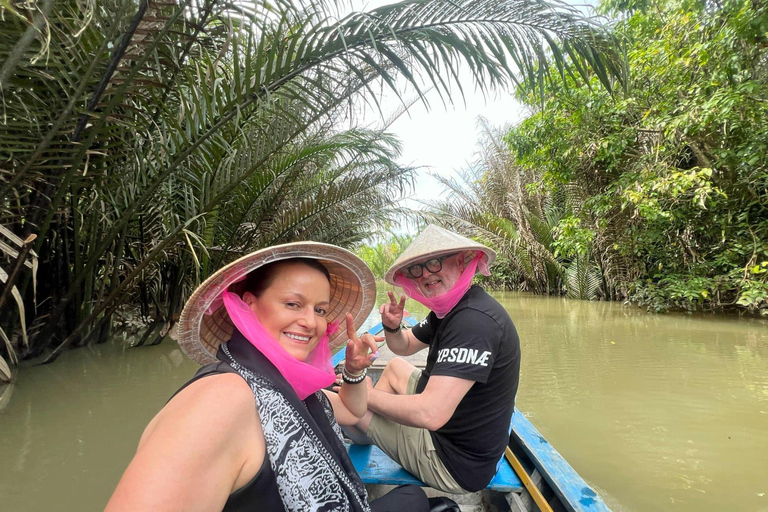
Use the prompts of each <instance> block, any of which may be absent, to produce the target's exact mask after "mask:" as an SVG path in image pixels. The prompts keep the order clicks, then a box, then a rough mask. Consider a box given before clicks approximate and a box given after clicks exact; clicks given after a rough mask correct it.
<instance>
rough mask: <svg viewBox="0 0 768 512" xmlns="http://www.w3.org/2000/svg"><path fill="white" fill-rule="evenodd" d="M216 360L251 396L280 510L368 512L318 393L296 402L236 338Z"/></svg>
mask: <svg viewBox="0 0 768 512" xmlns="http://www.w3.org/2000/svg"><path fill="white" fill-rule="evenodd" d="M217 357H218V358H219V359H221V360H222V361H224V362H225V363H228V364H229V366H231V367H232V369H234V370H235V371H236V372H237V373H238V374H240V376H242V377H243V379H245V381H246V382H247V383H248V385H249V386H250V388H251V390H252V391H253V395H254V397H255V401H256V407H257V409H258V412H259V416H260V417H261V425H262V429H263V431H264V439H265V440H266V446H267V455H268V458H269V462H270V465H271V466H272V470H273V471H274V473H275V475H276V478H277V485H278V488H279V491H280V497H281V498H282V500H283V504H284V506H285V509H286V510H287V511H289V512H306V511H328V512H330V511H339V512H341V511H344V512H370V510H371V509H370V506H369V505H368V496H367V494H366V491H365V486H364V485H363V483H362V481H361V480H360V477H359V475H358V474H357V472H356V471H355V469H354V466H353V465H352V462H351V461H350V460H349V456H348V454H347V451H346V449H345V448H344V444H343V440H342V439H343V438H342V434H341V429H340V428H339V425H338V423H337V422H336V419H335V418H334V416H333V409H332V407H331V403H330V401H329V400H328V398H327V397H326V396H325V395H324V394H323V392H322V391H317V392H316V393H315V394H314V395H310V396H308V397H307V398H306V399H305V400H303V401H301V400H299V398H298V396H296V394H295V392H294V391H293V388H291V387H290V385H289V384H288V382H287V381H286V380H285V379H284V378H283V377H282V375H280V373H279V372H278V371H277V369H276V368H275V367H274V366H273V365H272V364H271V363H270V362H269V360H268V359H266V357H264V356H263V355H262V354H261V353H260V352H258V351H257V350H255V349H254V348H253V346H252V345H251V344H250V342H248V340H246V339H245V338H244V337H243V336H242V335H241V334H240V333H238V332H236V333H235V335H234V336H233V338H232V339H231V340H230V341H229V342H228V343H225V344H223V345H222V346H221V347H220V348H219V353H218V355H217Z"/></svg>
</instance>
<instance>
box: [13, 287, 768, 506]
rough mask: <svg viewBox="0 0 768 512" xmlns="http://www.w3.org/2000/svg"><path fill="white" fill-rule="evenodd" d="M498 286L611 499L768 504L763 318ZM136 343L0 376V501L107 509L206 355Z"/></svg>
mask: <svg viewBox="0 0 768 512" xmlns="http://www.w3.org/2000/svg"><path fill="white" fill-rule="evenodd" d="M494 295H495V296H496V298H497V299H498V300H499V301H500V302H501V303H502V304H503V305H504V306H505V307H506V308H507V310H508V311H509V312H510V315H511V316H512V319H513V320H514V321H515V324H516V325H517V328H518V331H519V334H520V339H521V343H522V351H523V363H522V375H521V385H520V391H519V394H518V399H517V406H518V408H519V409H520V410H521V411H523V412H524V413H525V414H526V416H528V418H529V419H530V420H531V421H532V422H533V424H534V425H535V426H536V427H537V428H538V429H539V430H540V431H541V433H542V434H543V435H544V436H545V437H546V438H547V439H548V440H549V441H550V442H551V443H552V444H553V445H554V446H555V448H557V449H558V450H559V451H560V453H562V454H563V456H564V457H565V458H566V459H567V460H568V461H569V462H570V463H571V465H573V466H574V468H575V469H576V470H577V471H578V472H579V473H580V474H581V475H582V476H583V477H584V478H585V479H586V480H587V481H588V482H589V483H590V484H592V485H593V486H594V487H595V488H596V489H597V490H598V491H599V492H600V493H601V494H602V495H603V496H604V498H605V500H606V502H607V503H608V505H609V506H610V507H611V508H612V509H613V510H615V511H627V512H640V511H661V510H664V511H674V512H694V511H695V512H709V511H712V512H714V511H722V510H728V511H733V512H737V511H744V512H756V511H768V326H767V325H766V323H765V322H764V321H760V320H756V319H745V318H736V317H728V318H724V317H718V316H712V315H663V316H662V315H650V314H647V313H645V312H643V311H642V310H639V309H637V308H634V307H631V306H623V305H621V304H615V303H598V302H585V301H573V300H567V299H560V298H549V297H537V296H532V295H527V294H520V293H495V294H494ZM407 307H409V309H411V310H412V311H413V312H414V314H416V315H423V314H424V311H423V309H421V308H420V307H419V305H415V306H414V304H413V301H409V302H408V305H407ZM376 321H377V319H376V318H371V319H370V321H369V324H370V325H372V324H373V323H375V322H376ZM129 344H130V339H123V337H122V336H117V338H116V339H114V340H112V341H110V342H108V343H105V344H103V345H98V346H94V347H88V348H83V349H78V350H74V351H69V352H67V353H65V354H63V355H62V356H61V357H60V358H59V359H58V360H57V361H56V362H55V363H53V364H51V365H48V366H31V365H25V366H23V367H22V368H21V369H20V371H19V373H18V376H17V382H16V384H15V385H13V386H5V387H0V464H2V465H0V510H3V511H13V512H16V511H19V512H21V511H43V510H56V511H61V512H70V511H71V512H74V511H83V510H101V509H103V507H104V505H105V504H106V502H107V500H108V498H109V496H110V494H111V492H112V490H113V489H114V487H115V485H116V484H117V481H118V480H119V478H120V475H121V474H122V471H123V470H124V469H125V467H126V465H127V464H128V462H129V461H130V458H131V456H132V454H133V452H134V450H135V448H136V444H137V442H138V440H139V436H140V435H141V432H142V430H143V428H144V427H145V426H146V424H147V423H148V422H149V420H150V419H151V418H152V417H153V416H154V414H155V413H156V412H157V411H158V410H159V409H160V408H161V407H162V406H163V404H164V403H165V401H166V400H167V399H168V397H169V396H170V395H171V394H172V393H173V392H174V391H175V390H176V389H177V388H178V387H179V386H181V385H182V384H183V383H184V382H185V381H186V380H187V379H188V378H189V377H190V376H191V375H192V374H193V373H194V372H195V370H196V368H197V366H196V365H195V364H194V363H192V362H191V361H190V360H189V359H187V358H186V356H184V355H183V354H182V352H181V351H180V350H179V348H178V346H176V344H175V343H174V342H173V341H172V340H166V341H164V342H163V343H162V344H160V345H158V346H155V347H142V348H137V349H132V348H129Z"/></svg>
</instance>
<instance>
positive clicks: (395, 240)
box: [355, 232, 413, 279]
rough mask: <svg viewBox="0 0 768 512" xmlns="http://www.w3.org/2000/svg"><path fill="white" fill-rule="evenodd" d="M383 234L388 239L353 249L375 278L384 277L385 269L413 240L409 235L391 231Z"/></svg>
mask: <svg viewBox="0 0 768 512" xmlns="http://www.w3.org/2000/svg"><path fill="white" fill-rule="evenodd" d="M383 236H386V237H387V238H389V239H390V241H389V242H379V243H377V244H375V245H361V246H360V247H358V248H357V249H356V250H355V254H357V255H358V256H359V257H360V259H362V260H363V261H364V262H365V263H366V264H367V265H368V266H369V267H370V268H371V271H372V272H373V275H374V276H375V277H376V279H384V276H385V275H386V273H387V270H389V269H390V267H391V266H392V264H393V263H394V262H395V260H396V259H397V257H398V256H400V254H401V253H402V252H403V251H404V250H405V248H406V247H408V246H409V245H410V243H411V240H413V237H412V236H410V235H399V234H397V233H392V232H389V233H387V234H385V235H383Z"/></svg>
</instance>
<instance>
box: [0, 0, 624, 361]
mask: <svg viewBox="0 0 768 512" xmlns="http://www.w3.org/2000/svg"><path fill="white" fill-rule="evenodd" d="M336 8H337V5H336V3H335V2H326V1H321V2H300V1H296V2H292V1H290V0H278V1H277V2H262V1H251V2H247V1H242V2H234V3H230V2H219V1H217V0H200V1H194V2H193V1H191V0H179V1H153V2H149V1H148V0H138V1H135V0H104V1H97V2H89V3H86V4H83V3H81V2H75V1H71V0H70V1H64V2H56V3H54V2H53V1H52V0H45V1H43V2H42V3H38V2H34V1H33V2H25V3H21V2H18V3H17V2H11V3H8V2H6V3H3V4H2V5H1V6H0V16H3V17H4V18H5V21H4V27H3V31H2V33H0V63H2V64H0V88H1V89H0V94H2V103H1V104H0V108H1V109H2V111H1V112H0V114H1V115H0V121H1V122H2V125H3V129H2V131H0V161H1V162H3V164H2V166H3V168H2V169H0V176H2V181H1V182H0V219H2V223H3V224H4V225H5V226H7V227H8V228H9V229H10V230H11V231H13V232H14V233H16V234H19V233H23V234H24V235H26V234H29V233H35V234H38V235H39V236H38V239H37V243H36V245H35V251H36V253H37V254H42V255H44V258H43V259H42V260H41V270H40V272H41V275H42V276H44V278H43V279H41V280H40V288H39V290H38V293H39V295H40V297H41V300H40V301H39V306H40V307H39V309H38V310H37V314H36V315H35V316H34V318H33V323H32V325H31V328H30V333H31V336H30V347H29V350H28V351H27V352H26V355H34V354H39V353H41V352H42V351H44V350H46V349H50V348H52V347H54V346H55V347H57V348H56V349H55V350H53V352H51V353H50V354H49V356H48V358H47V359H46V360H47V361H50V360H52V359H53V357H55V356H56V355H57V354H58V353H59V351H60V349H61V348H63V347H65V346H68V345H69V344H73V343H74V344H83V343H86V342H87V341H89V340H91V339H99V340H103V339H105V338H106V337H107V335H108V333H109V329H110V326H111V319H112V315H113V313H114V312H115V311H116V310H117V309H118V308H119V307H120V306H121V305H123V304H125V303H126V302H128V301H132V300H134V299H135V300H137V301H138V302H139V303H141V305H142V311H143V313H144V314H145V315H147V317H152V318H154V319H155V321H154V323H153V324H152V325H151V327H150V329H153V330H154V329H156V328H158V326H160V325H161V324H162V325H163V326H165V327H167V326H168V324H169V323H170V322H172V321H173V317H174V315H175V314H176V313H177V312H178V309H179V307H180V305H181V304H182V303H183V300H184V297H185V296H186V294H187V293H188V291H189V288H190V287H191V286H194V284H195V283H196V282H198V281H199V280H201V279H203V278H205V277H206V276H207V275H209V274H210V273H211V272H212V271H213V270H214V269H215V268H216V267H218V266H219V265H220V264H222V263H224V262H226V261H229V260H231V259H232V258H234V257H236V256H237V255H238V254H240V253H242V252H243V251H245V250H249V249H252V248H253V247H261V246H264V245H268V244H272V243H278V242H283V241H289V240H296V239H306V238H312V239H315V240H324V241H329V242H334V243H340V244H347V245H348V244H351V243H354V242H357V241H359V240H360V239H361V238H362V237H363V234H364V233H368V232H370V230H371V227H372V225H373V224H374V223H375V221H377V220H383V219H388V218H390V217H392V216H393V215H395V214H396V213H397V211H396V210H395V209H393V206H394V204H395V201H396V199H397V198H398V197H399V194H400V193H402V192H403V190H404V187H406V186H407V183H408V179H409V176H410V171H409V170H408V169H402V168H399V167H398V166H396V165H394V164H393V163H392V158H393V156H394V155H395V154H396V147H395V145H394V143H393V141H392V140H391V139H390V138H388V137H387V136H385V135H384V134H382V133H379V132H364V131H359V130H357V131H354V130H353V131H350V132H346V133H340V132H341V130H340V129H339V128H338V126H339V125H343V124H344V123H345V118H344V115H345V114H344V113H345V112H346V111H347V109H348V108H353V103H354V102H357V101H360V100H361V99H362V100H365V101H368V102H373V103H375V102H377V101H378V93H377V88H376V87H375V85H376V83H377V82H378V83H381V84H383V86H385V87H388V88H389V89H391V90H392V91H394V92H395V94H396V95H397V97H401V92H400V90H401V86H402V84H403V83H406V84H410V86H411V87H412V88H414V89H415V91H416V92H417V93H418V94H419V95H423V92H424V91H425V90H426V88H427V87H431V88H433V89H434V90H435V91H436V93H437V94H438V95H440V96H441V97H442V98H443V99H444V100H450V97H451V94H452V93H454V91H455V90H458V91H461V90H462V89H461V87H462V84H461V83H460V82H459V70H460V69H461V67H462V66H468V69H469V70H470V74H471V79H472V81H473V82H474V85H475V86H476V87H478V88H479V89H481V90H484V91H487V90H491V89H503V88H504V87H507V86H508V85H509V84H510V83H521V82H522V81H523V80H527V81H529V82H531V83H534V82H535V83H537V84H539V86H541V85H543V84H544V83H546V81H547V79H548V77H550V75H552V76H553V77H555V78H559V77H565V76H572V77H575V76H581V77H582V78H584V79H586V78H588V77H589V76H592V75H594V76H596V77H597V78H598V80H599V81H600V83H602V84H603V85H605V86H606V87H611V86H612V84H613V82H612V80H613V78H614V77H617V78H618V79H619V80H620V81H623V80H624V71H623V67H622V62H623V61H622V60H621V58H620V53H619V52H617V51H616V50H617V48H618V45H617V44H616V42H615V40H614V39H613V38H612V37H611V36H610V35H608V34H607V33H606V32H605V31H604V30H603V29H602V28H601V27H600V26H598V25H596V24H594V23H592V22H591V21H589V20H586V19H584V17H583V16H582V15H581V14H580V13H579V12H578V11H576V10H574V9H572V8H569V7H567V6H565V5H561V4H556V3H544V2H538V1H537V2H529V1H524V0H507V1H466V2H462V3H454V2H444V1H440V0H419V1H410V2H402V3H398V4H394V5H390V6H384V7H380V8H377V9H374V10H372V11H370V12H353V13H350V14H347V15H341V16H339V15H338V12H337V9H336ZM546 49H549V50H551V55H552V56H553V59H554V60H553V61H552V64H554V65H551V64H550V63H549V62H548V61H546V60H545V59H544V55H545V50H546ZM553 70H557V73H551V71H553ZM422 97H423V96H422ZM423 100H424V101H425V102H426V101H427V99H426V97H423ZM28 281H29V279H28V274H27V279H26V280H22V281H21V282H20V283H19V289H20V291H21V293H22V295H23V296H24V298H25V300H26V302H27V303H29V302H30V300H31V298H30V297H31V294H30V288H29V287H28V286H26V284H27V283H28ZM13 284H14V283H10V284H6V286H12V285H13ZM148 332H150V331H148ZM152 332H154V331H152ZM150 335H151V332H150V334H148V335H146V336H145V338H146V337H147V336H150Z"/></svg>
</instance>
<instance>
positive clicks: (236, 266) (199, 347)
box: [176, 242, 376, 364]
mask: <svg viewBox="0 0 768 512" xmlns="http://www.w3.org/2000/svg"><path fill="white" fill-rule="evenodd" d="M291 258H310V259H314V260H317V261H318V262H320V263H322V264H323V266H324V267H325V268H326V269H327V270H328V273H329V274H330V276H331V279H330V283H331V300H330V304H329V306H328V321H329V322H331V321H334V320H339V321H341V326H340V328H339V329H338V330H337V331H336V333H335V334H333V335H331V336H330V339H329V343H330V345H331V348H334V347H336V346H339V345H340V344H341V343H343V342H345V341H346V340H347V331H346V329H345V328H344V322H343V320H344V315H346V314H347V313H352V317H353V319H354V324H355V329H359V328H360V326H361V325H362V324H363V322H365V320H366V318H368V315H369V314H370V312H371V309H373V306H374V304H375V302H376V282H375V280H374V277H373V273H372V272H371V270H370V269H369V268H368V265H366V264H365V262H364V261H363V260H361V259H360V258H358V257H357V256H355V255H354V254H352V253H351V252H349V251H348V250H346V249H342V248H341V247H337V246H335V245H329V244H323V243H319V242H294V243H290V244H284V245H275V246H272V247H267V248H266V249H261V250H259V251H256V252H252V253H251V254H248V255H247V256H243V257H242V258H240V259H239V260H236V261H233V262H232V263H230V264H229V265H227V266H225V267H223V268H221V269H219V270H218V271H216V273H214V274H213V275H212V276H210V277H209V278H208V279H206V280H205V281H204V282H203V284H201V285H200V286H198V287H197V289H196V290H195V291H194V292H193V293H192V296H191V297H190V298H189V300H188V301H187V303H186V304H185V305H184V309H183V310H182V312H181V317H180V318H179V323H178V330H177V335H176V339H177V341H178V342H179V346H180V347H181V348H182V350H184V352H186V354H187V355H188V356H189V357H191V358H192V359H193V360H194V361H196V362H198V363H200V364H208V363H212V362H215V361H216V357H215V356H216V351H217V350H218V348H219V345H221V344H222V343H224V342H225V341H228V340H229V339H230V338H231V337H232V333H233V331H234V329H235V327H234V325H233V324H232V320H230V318H229V315H228V314H227V310H226V308H225V307H224V306H223V305H222V303H221V300H220V297H221V294H222V292H224V291H225V290H226V289H227V288H228V287H229V286H230V285H231V284H232V283H236V282H238V281H241V280H242V279H243V278H245V276H246V275H247V274H248V273H249V272H252V271H253V270H256V269H257V268H259V267H261V266H263V265H266V264H268V263H273V262H275V261H280V260H287V259H291Z"/></svg>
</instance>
